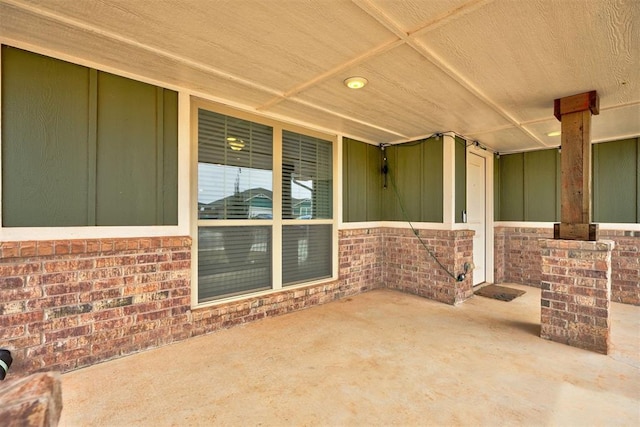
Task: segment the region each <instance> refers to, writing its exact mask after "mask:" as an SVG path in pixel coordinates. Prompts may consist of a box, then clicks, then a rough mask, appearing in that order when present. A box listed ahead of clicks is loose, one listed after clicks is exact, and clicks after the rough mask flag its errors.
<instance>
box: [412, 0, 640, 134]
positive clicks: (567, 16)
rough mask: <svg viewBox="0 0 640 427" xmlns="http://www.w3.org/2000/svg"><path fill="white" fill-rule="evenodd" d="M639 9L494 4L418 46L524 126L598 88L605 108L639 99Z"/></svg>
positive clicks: (607, 4) (577, 1)
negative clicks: (560, 100) (558, 104)
mask: <svg viewBox="0 0 640 427" xmlns="http://www.w3.org/2000/svg"><path fill="white" fill-rule="evenodd" d="M639 11H640V3H639V2H638V1H637V0H631V1H615V2H614V1H601V0H567V1H494V2H492V3H490V4H487V5H486V6H485V7H482V8H479V9H477V10H476V11H474V13H469V14H466V15H465V16H462V17H460V19H458V20H456V21H453V22H449V23H447V24H445V25H443V26H441V27H439V28H437V29H435V30H434V31H431V32H428V33H426V34H424V35H422V36H421V37H419V41H420V42H422V43H424V44H425V45H426V46H427V47H428V48H429V49H430V50H431V51H433V52H434V53H435V54H436V55H438V56H439V57H441V58H444V60H445V61H446V63H447V65H448V66H450V67H451V68H452V69H453V70H455V71H456V72H458V73H459V74H461V75H462V76H464V77H465V78H467V79H468V80H469V81H470V82H471V83H472V84H473V85H474V86H476V87H478V88H479V89H480V90H481V91H482V92H483V93H484V94H485V95H487V96H488V97H489V98H490V99H491V100H493V101H494V102H495V103H496V104H498V105H499V106H501V107H503V108H504V109H506V110H507V111H509V112H511V114H512V115H513V116H514V117H515V118H516V119H517V120H519V121H524V122H526V121H530V120H538V119H541V118H545V117H547V116H548V115H549V114H552V112H553V100H554V99H556V98H561V97H564V96H569V95H573V94H576V93H582V92H587V91H591V90H597V91H598V93H599V95H600V102H601V106H602V107H607V106H611V105H617V104H619V103H628V102H633V101H638V100H640V82H639V81H638V80H639V78H640V71H639V69H638V57H639V55H640V31H639V29H638V27H637V25H638V22H637V20H638V14H639V13H640V12H639Z"/></svg>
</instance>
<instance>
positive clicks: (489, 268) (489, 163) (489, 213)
mask: <svg viewBox="0 0 640 427" xmlns="http://www.w3.org/2000/svg"><path fill="white" fill-rule="evenodd" d="M468 153H473V154H475V155H477V156H480V157H483V158H484V159H485V185H486V188H485V221H486V222H485V249H484V253H485V257H486V260H485V281H486V282H487V283H493V282H494V272H493V269H494V253H493V252H494V250H493V245H494V229H493V215H494V213H493V153H492V152H490V151H488V150H484V149H482V148H480V147H477V146H475V145H469V146H468V147H467V154H468ZM465 167H466V162H465ZM467 179H468V178H467ZM468 197H469V195H467V199H468Z"/></svg>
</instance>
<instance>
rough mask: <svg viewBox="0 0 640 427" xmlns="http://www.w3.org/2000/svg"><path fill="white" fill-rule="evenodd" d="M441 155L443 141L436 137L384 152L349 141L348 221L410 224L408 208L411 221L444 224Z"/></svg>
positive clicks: (345, 147) (345, 174)
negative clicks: (385, 174)
mask: <svg viewBox="0 0 640 427" xmlns="http://www.w3.org/2000/svg"><path fill="white" fill-rule="evenodd" d="M442 154H443V150H442V140H436V139H435V138H432V139H428V140H425V141H420V142H417V143H412V144H405V145H394V146H390V147H386V148H385V152H384V153H383V152H382V150H381V149H380V147H378V146H374V145H371V144H366V143H363V142H359V141H355V140H351V139H346V138H345V140H344V143H343V181H344V183H343V184H344V186H343V188H344V191H343V202H344V205H343V206H344V208H343V218H344V221H345V222H358V221H405V220H406V218H405V214H404V213H403V209H404V211H405V212H406V214H407V215H408V217H409V219H410V220H411V221H422V222H442V185H443V181H442ZM383 155H386V157H387V166H388V174H387V177H386V184H387V185H386V188H385V186H384V183H385V177H384V175H383V173H382V165H383V160H382V159H383ZM396 191H397V194H396ZM398 195H399V196H400V197H399V198H400V200H401V201H402V206H401V204H400V201H399V200H398Z"/></svg>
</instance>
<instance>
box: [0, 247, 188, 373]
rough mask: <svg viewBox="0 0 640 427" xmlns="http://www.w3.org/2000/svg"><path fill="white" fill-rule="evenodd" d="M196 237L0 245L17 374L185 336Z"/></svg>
mask: <svg viewBox="0 0 640 427" xmlns="http://www.w3.org/2000/svg"><path fill="white" fill-rule="evenodd" d="M190 251H191V239H190V238H188V237H171V238H142V239H94V240H56V241H38V242H9V243H7V242H4V243H1V244H0V325H2V327H1V328H0V346H1V347H6V348H9V349H10V350H11V351H12V353H13V356H14V364H13V366H12V367H11V371H10V372H11V375H12V376H25V375H27V374H30V373H33V372H37V371H45V370H60V371H68V370H71V369H75V368H78V367H82V366H87V365H91V364H93V363H96V362H100V361H103V360H107V359H110V358H113V357H117V356H122V355H125V354H129V353H133V352H136V351H139V350H143V349H146V348H151V347H157V346H159V345H163V344H166V343H169V342H172V341H174V340H176V339H180V338H182V337H183V334H182V333H181V330H182V325H183V324H184V323H186V322H188V321H189V315H190V314H189V305H190V296H189V295H190V266H191V261H190V258H191V252H190Z"/></svg>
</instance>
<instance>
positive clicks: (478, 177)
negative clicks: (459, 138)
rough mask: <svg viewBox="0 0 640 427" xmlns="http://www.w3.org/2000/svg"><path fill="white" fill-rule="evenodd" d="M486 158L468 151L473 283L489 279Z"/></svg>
mask: <svg viewBox="0 0 640 427" xmlns="http://www.w3.org/2000/svg"><path fill="white" fill-rule="evenodd" d="M486 169H487V165H486V159H485V158H484V157H482V156H479V155H477V154H474V153H472V152H470V151H468V152H467V225H468V227H469V229H470V230H473V231H475V235H474V236H473V264H474V265H475V268H474V270H473V285H474V286H475V285H479V284H480V283H484V282H485V281H486V280H487V253H486V245H487V241H486V239H487V206H486V200H487V197H486V195H487V182H486Z"/></svg>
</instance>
